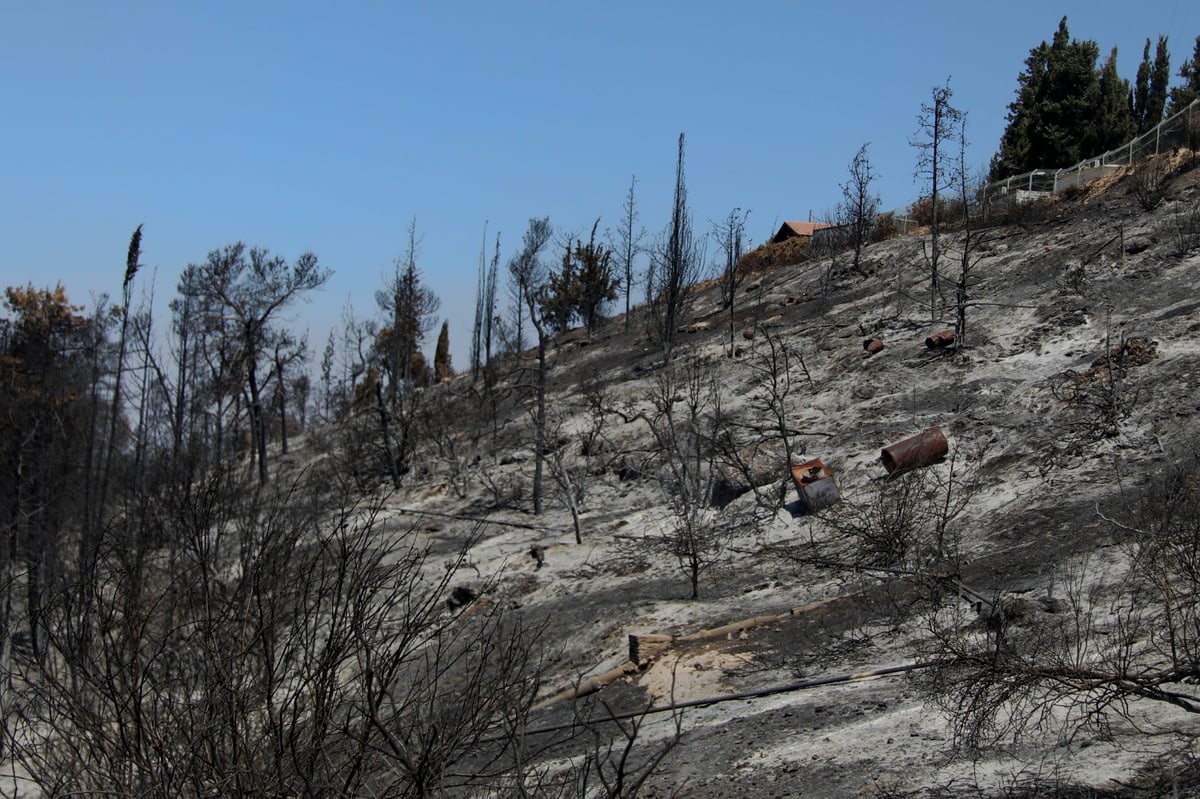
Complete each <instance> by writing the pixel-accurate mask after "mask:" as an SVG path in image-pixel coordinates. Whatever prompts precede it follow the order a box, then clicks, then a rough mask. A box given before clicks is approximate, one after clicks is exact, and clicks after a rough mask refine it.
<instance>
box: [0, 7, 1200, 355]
mask: <svg viewBox="0 0 1200 799" xmlns="http://www.w3.org/2000/svg"><path fill="white" fill-rule="evenodd" d="M1064 14H1065V15H1066V16H1067V17H1068V24H1069V26H1070V29H1071V33H1072V36H1073V37H1075V38H1079V39H1094V40H1095V41H1096V42H1097V43H1098V44H1099V45H1100V47H1101V51H1102V53H1107V52H1108V50H1109V49H1110V48H1111V47H1113V46H1114V45H1115V46H1117V47H1118V48H1119V51H1120V53H1119V57H1118V66H1119V70H1120V72H1121V74H1122V76H1123V77H1126V78H1132V77H1133V75H1134V72H1135V71H1136V68H1137V64H1138V62H1139V60H1140V58H1141V49H1142V44H1143V43H1144V41H1145V39H1146V38H1147V37H1157V36H1158V35H1159V34H1166V35H1168V36H1169V39H1170V49H1171V55H1172V64H1171V66H1172V72H1173V73H1174V72H1176V71H1177V70H1178V65H1179V63H1180V62H1181V61H1182V60H1184V59H1185V58H1188V57H1190V55H1191V53H1192V47H1193V43H1194V41H1195V37H1196V36H1197V35H1198V34H1200V6H1198V5H1197V4H1196V3H1195V2H1194V0H1159V2H1146V3H1141V4H1135V5H1130V4H1128V3H1115V2H1107V0H1099V1H1098V0H1088V1H1087V2H1060V3H1047V2H1026V1H1025V0H1011V1H1010V2H1005V3H975V2H970V3H964V2H961V0H960V2H924V3H923V2H917V3H910V4H907V5H905V4H896V3H891V2H889V3H875V2H846V3H823V4H819V5H818V4H815V3H803V2H795V1H794V0H793V2H754V0H748V2H745V3H742V4H738V5H735V4H733V3H730V2H728V0H725V1H724V2H708V1H707V0H695V1H694V2H689V3H683V2H646V1H645V0H643V2H625V0H611V1H610V2H607V3H603V4H599V3H591V4H583V3H575V2H568V1H567V0H560V1H559V2H522V1H521V0H515V1H514V2H509V3H497V2H488V3H484V2H429V3H417V2H361V3H342V4H337V6H336V7H335V5H334V4H331V3H316V2H287V3H283V2H240V3H233V2H187V3H182V2H149V1H148V0H147V2H136V3H135V2H122V1H121V0H114V1H113V2H107V3H84V2H62V3H19V2H9V3H6V4H4V5H3V6H2V7H0V74H3V75H4V79H3V81H0V100H2V102H3V107H4V114H3V117H2V120H3V121H2V122H0V152H2V153H3V156H0V158H2V160H0V175H2V179H0V241H2V242H3V244H2V246H0V283H2V284H3V285H13V284H25V283H29V282H32V283H34V284H35V285H53V284H54V283H56V282H62V283H63V284H64V285H65V287H66V288H67V291H68V294H69V295H70V296H71V297H72V299H74V300H75V301H76V302H81V303H88V302H89V295H91V294H95V293H98V292H103V291H107V292H110V293H112V294H118V293H119V291H120V281H121V277H122V274H123V269H124V258H125V250H126V247H127V245H128V241H129V236H130V234H131V233H132V231H133V229H134V228H135V227H136V226H137V225H138V224H143V225H144V226H145V227H144V239H143V258H142V260H143V263H144V264H146V265H148V266H153V267H156V268H157V273H156V284H157V295H158V297H159V301H160V307H161V305H162V304H165V301H166V299H167V298H169V295H170V294H171V293H172V292H173V291H174V287H175V283H176V280H177V278H178V275H179V271H180V270H181V269H182V268H183V267H184V266H185V265H186V264H188V263H189V262H200V261H202V260H203V259H204V258H205V256H206V254H207V253H208V251H209V250H212V249H215V248H218V247H220V246H222V245H224V244H228V243H231V242H234V241H239V240H240V241H245V242H246V243H248V244H253V245H257V246H263V247H267V248H269V249H270V250H271V251H272V252H276V253H280V254H282V255H284V256H286V257H288V258H289V259H291V258H294V257H295V256H297V255H299V254H300V253H301V252H303V251H305V250H312V251H313V252H315V253H316V254H317V255H318V257H319V258H320V261H321V263H322V264H323V265H325V266H327V267H329V268H331V269H333V270H334V271H335V274H334V276H333V278H332V279H331V281H330V282H329V284H328V286H327V287H326V288H325V289H324V290H323V291H322V292H320V293H319V294H316V295H314V296H313V297H312V300H311V302H310V303H309V304H307V305H305V306H301V307H300V308H299V309H298V310H297V311H296V313H295V317H296V320H297V323H298V324H299V325H300V326H301V327H307V328H308V329H309V330H310V343H311V344H312V346H313V349H314V350H316V351H317V353H318V354H319V350H320V348H321V346H322V345H323V342H324V340H325V337H326V336H327V335H328V332H329V329H330V328H331V327H332V326H337V325H339V324H340V321H339V320H340V319H341V317H342V312H343V308H344V307H345V306H346V303H347V302H348V301H349V302H351V303H352V305H353V308H354V311H355V312H356V313H357V314H358V315H360V316H366V315H372V314H375V313H376V312H377V311H376V308H375V304H374V300H373V293H374V291H375V289H376V288H378V287H379V286H380V285H382V282H383V276H384V275H385V274H387V273H388V272H390V270H391V263H392V260H393V259H394V258H396V257H398V256H400V255H402V254H403V253H404V250H405V244H406V229H407V227H408V225H409V222H410V221H411V220H412V219H413V218H414V217H415V218H416V223H417V229H418V233H419V235H421V236H423V243H422V247H421V249H420V251H419V254H418V263H419V265H420V267H421V269H422V271H423V274H424V276H425V278H426V280H427V282H428V283H429V285H430V286H431V287H432V288H433V289H434V290H435V291H436V292H437V294H438V295H439V296H440V297H441V299H442V314H443V315H444V316H445V317H447V318H449V320H450V329H451V340H452V345H453V352H454V354H455V360H456V365H457V366H459V367H462V366H465V365H466V364H465V360H466V350H467V338H468V336H469V333H470V324H471V320H472V318H473V309H474V296H475V279H476V272H477V269H478V264H479V252H480V244H481V238H482V233H483V227H484V223H485V221H486V222H487V223H488V231H489V239H490V240H494V236H495V234H496V232H500V233H501V236H502V242H501V244H502V255H503V257H504V258H505V259H507V257H508V255H509V254H511V252H512V251H513V249H514V247H515V246H516V244H517V243H518V241H519V239H520V236H521V234H522V232H523V231H524V228H525V225H526V222H527V220H528V219H529V218H530V217H531V216H546V215H548V216H549V217H550V218H551V221H552V222H553V223H554V224H555V226H556V227H557V228H558V229H560V230H574V231H579V232H583V233H586V231H587V230H589V229H590V227H591V224H592V222H593V221H594V220H595V219H596V218H597V217H601V218H602V219H601V228H602V229H603V228H604V227H615V225H616V221H617V216H618V215H619V213H620V211H621V203H622V200H623V197H624V195H625V192H626V190H627V188H628V186H629V182H630V178H631V176H633V175H636V176H637V178H638V192H637V199H638V209H639V212H640V214H641V221H642V223H643V224H644V225H645V226H646V228H647V229H648V231H650V232H651V233H654V232H657V231H658V230H660V229H661V228H662V227H663V225H664V224H665V222H666V221H667V218H668V216H669V211H670V204H671V193H672V189H673V178H674V159H675V147H676V141H677V138H678V135H679V133H680V132H685V133H686V134H687V151H686V168H687V180H688V188H689V201H690V206H691V210H692V214H693V216H694V219H695V223H696V226H697V228H698V229H706V228H708V227H709V222H710V220H716V219H719V218H721V217H723V216H725V215H726V214H727V213H728V212H729V211H730V210H731V209H733V208H734V207H740V208H742V209H749V210H750V211H751V215H750V219H749V225H748V232H749V234H750V236H751V237H752V238H753V240H754V242H755V243H758V242H761V241H762V240H764V239H765V238H766V237H768V236H769V235H770V234H771V233H772V232H773V229H774V228H776V227H778V225H779V224H780V223H781V222H782V221H783V220H784V219H805V218H807V217H808V215H809V213H810V211H811V212H812V213H813V214H814V215H815V216H818V217H819V216H820V215H822V214H823V213H824V212H825V211H826V210H827V209H830V208H832V207H833V206H834V205H835V204H836V202H837V199H838V196H839V189H838V185H839V183H841V182H844V181H845V179H846V168H847V164H848V163H849V161H850V160H851V159H852V158H853V156H854V154H855V152H856V151H857V149H858V148H859V146H860V145H862V144H863V143H865V142H870V155H871V161H872V164H873V166H874V168H875V170H876V171H877V173H878V174H879V182H878V190H879V193H880V195H881V198H882V203H883V206H884V207H885V208H896V207H899V206H903V205H905V204H907V203H908V202H910V201H912V200H913V199H914V198H915V197H916V196H917V194H918V192H919V187H918V186H917V185H916V184H915V182H914V180H913V177H912V173H913V168H914V159H915V154H914V151H913V150H912V148H911V147H910V146H909V144H908V141H909V138H910V137H911V136H912V135H913V133H914V130H915V128H916V122H915V117H916V114H917V112H918V110H919V107H920V105H921V103H922V102H924V101H926V100H927V98H928V96H929V92H930V89H931V88H932V87H933V86H935V85H937V84H940V83H943V82H944V81H946V80H947V78H949V79H950V84H951V87H952V88H953V90H954V99H955V102H956V104H957V105H958V106H959V107H960V108H962V109H964V110H966V111H967V112H968V114H969V118H968V120H969V121H968V137H969V139H970V140H971V141H972V143H973V146H972V149H971V155H970V158H971V160H972V161H973V162H974V163H975V164H976V165H977V166H978V167H980V168H982V167H983V166H984V165H986V163H987V161H988V159H989V158H990V156H991V154H992V153H993V152H994V151H995V149H996V146H997V144H998V142H999V138H1000V134H1001V132H1002V130H1003V126H1004V115H1005V112H1006V107H1007V105H1008V103H1009V102H1010V101H1011V99H1012V97H1013V91H1014V89H1015V88H1016V78H1017V74H1018V73H1019V72H1020V70H1021V68H1022V64H1023V61H1024V59H1025V57H1026V55H1028V52H1029V49H1030V48H1031V47H1033V46H1035V45H1036V44H1037V43H1038V42H1040V41H1042V40H1043V39H1049V38H1050V37H1051V36H1052V35H1053V33H1054V30H1055V28H1056V27H1057V24H1058V21H1059V19H1060V18H1061V17H1062V16H1063V15H1064ZM1176 80H1177V79H1176V78H1174V76H1173V83H1174V82H1175V81H1176ZM490 249H491V243H489V252H490ZM635 296H636V297H639V298H640V296H641V295H640V293H639V294H636V295H635ZM430 343H431V344H432V342H430Z"/></svg>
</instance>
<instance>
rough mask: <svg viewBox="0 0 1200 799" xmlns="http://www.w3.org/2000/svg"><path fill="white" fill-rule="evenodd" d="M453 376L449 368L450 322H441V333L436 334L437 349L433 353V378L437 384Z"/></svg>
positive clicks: (452, 371)
mask: <svg viewBox="0 0 1200 799" xmlns="http://www.w3.org/2000/svg"><path fill="white" fill-rule="evenodd" d="M453 376H454V370H453V369H452V368H451V367H450V322H449V321H443V322H442V332H440V333H438V340H437V348H436V349H435V350H434V352H433V377H434V379H435V380H437V382H439V383H440V382H442V381H443V380H449V379H450V378H451V377H453Z"/></svg>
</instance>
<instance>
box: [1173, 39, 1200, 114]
mask: <svg viewBox="0 0 1200 799" xmlns="http://www.w3.org/2000/svg"><path fill="white" fill-rule="evenodd" d="M1179 77H1181V78H1183V83H1182V84H1181V85H1179V86H1176V87H1174V88H1172V89H1171V103H1170V105H1169V106H1168V108H1167V112H1168V113H1169V114H1177V113H1179V112H1180V111H1182V110H1183V109H1184V108H1185V107H1187V105H1188V104H1189V103H1191V102H1192V101H1193V100H1195V99H1196V98H1197V97H1200V36H1197V37H1196V49H1195V50H1193V51H1192V57H1191V60H1189V61H1184V62H1183V64H1182V65H1180V67H1179Z"/></svg>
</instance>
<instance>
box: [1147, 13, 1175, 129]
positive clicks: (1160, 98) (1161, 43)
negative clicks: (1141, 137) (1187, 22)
mask: <svg viewBox="0 0 1200 799" xmlns="http://www.w3.org/2000/svg"><path fill="white" fill-rule="evenodd" d="M1170 81H1171V54H1170V53H1168V52H1167V37H1166V36H1159V37H1158V46H1157V47H1155V48H1154V66H1153V67H1152V68H1151V70H1150V97H1149V100H1148V101H1147V102H1146V118H1145V119H1144V120H1142V130H1144V131H1145V130H1150V128H1152V127H1154V126H1155V125H1157V124H1158V123H1159V122H1162V120H1163V111H1164V110H1165V109H1166V107H1167V84H1168V83H1169V82H1170Z"/></svg>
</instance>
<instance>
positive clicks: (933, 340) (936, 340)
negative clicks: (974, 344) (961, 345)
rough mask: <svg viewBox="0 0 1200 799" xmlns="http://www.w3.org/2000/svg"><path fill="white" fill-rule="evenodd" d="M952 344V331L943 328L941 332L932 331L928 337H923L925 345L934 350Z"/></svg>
mask: <svg viewBox="0 0 1200 799" xmlns="http://www.w3.org/2000/svg"><path fill="white" fill-rule="evenodd" d="M953 344H954V331H953V330H943V331H942V332H941V333H934V334H933V335H932V336H930V337H929V338H927V339H925V346H926V347H928V348H929V349H931V350H936V349H939V348H941V347H950V346H953Z"/></svg>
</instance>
